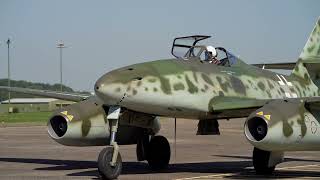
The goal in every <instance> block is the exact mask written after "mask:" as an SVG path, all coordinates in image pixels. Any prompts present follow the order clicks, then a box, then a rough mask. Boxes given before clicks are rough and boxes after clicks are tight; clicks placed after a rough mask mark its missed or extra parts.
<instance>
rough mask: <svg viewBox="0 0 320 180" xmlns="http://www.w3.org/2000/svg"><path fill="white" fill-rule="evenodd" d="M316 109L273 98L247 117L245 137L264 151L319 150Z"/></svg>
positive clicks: (318, 127)
mask: <svg viewBox="0 0 320 180" xmlns="http://www.w3.org/2000/svg"><path fill="white" fill-rule="evenodd" d="M318 112H319V109H317V108H316V107H312V106H308V108H306V105H305V103H304V102H303V101H300V100H274V101H271V102H269V103H268V104H266V105H264V106H263V107H262V108H260V109H258V110H256V111H255V112H253V113H252V114H251V115H250V116H249V117H248V118H247V120H246V122H245V125H244V131H245V136H246V138H247V139H248V141H249V142H250V143H251V144H252V145H253V146H255V147H257V148H259V149H262V150H265V151H299V150H320V124H319V120H320V117H319V115H320V114H319V113H318Z"/></svg>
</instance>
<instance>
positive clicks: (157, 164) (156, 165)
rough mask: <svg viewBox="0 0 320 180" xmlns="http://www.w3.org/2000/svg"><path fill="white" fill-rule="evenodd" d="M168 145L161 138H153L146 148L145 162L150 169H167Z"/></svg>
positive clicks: (164, 139)
mask: <svg viewBox="0 0 320 180" xmlns="http://www.w3.org/2000/svg"><path fill="white" fill-rule="evenodd" d="M170 155H171V151H170V144H169V142H168V140H167V138H165V137H163V136H154V137H153V138H152V139H151V141H150V143H149V147H148V152H147V161H148V164H149V166H150V168H151V169H153V170H161V169H166V168H167V167H168V164H169V161H170Z"/></svg>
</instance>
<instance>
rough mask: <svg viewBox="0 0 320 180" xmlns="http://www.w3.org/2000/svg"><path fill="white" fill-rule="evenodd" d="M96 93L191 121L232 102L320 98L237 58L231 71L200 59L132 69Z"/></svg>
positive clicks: (300, 81) (291, 79) (304, 85)
mask: <svg viewBox="0 0 320 180" xmlns="http://www.w3.org/2000/svg"><path fill="white" fill-rule="evenodd" d="M95 89H96V93H97V95H98V96H99V97H100V98H102V99H103V100H104V101H105V102H106V103H107V104H109V105H116V104H117V105H120V106H122V107H125V108H128V109H131V110H134V111H138V112H144V113H149V114H155V115H162V116H172V117H183V118H194V119H210V118H216V117H217V115H216V113H215V109H228V107H223V108H222V107H217V106H228V105H229V104H230V100H231V101H234V102H231V104H232V103H235V104H236V103H237V102H236V101H237V100H239V99H241V100H242V101H241V102H244V101H243V100H245V99H248V100H249V99H250V100H256V99H264V100H266V99H282V98H292V97H308V96H318V95H319V89H318V87H317V86H315V85H314V84H313V82H312V81H310V80H308V79H307V80H306V79H304V78H300V77H298V76H285V75H281V74H276V73H274V72H271V71H267V70H263V69H259V68H256V67H254V66H251V65H247V64H245V63H244V62H242V61H241V60H240V59H238V60H237V63H236V64H234V65H233V66H231V67H224V66H218V65H215V64H210V63H208V62H205V61H200V60H198V59H189V60H181V59H169V60H158V61H152V62H146V63H141V64H135V65H131V66H127V67H124V68H120V69H117V70H114V71H111V72H109V73H107V74H105V75H104V76H103V77H101V78H100V79H99V80H98V81H97V83H96V86H95ZM216 100H217V101H219V103H216ZM223 102H228V104H224V103H223ZM246 106H247V104H245V103H244V104H243V107H244V108H245V107H246ZM230 108H231V109H232V107H230ZM239 117H241V115H239Z"/></svg>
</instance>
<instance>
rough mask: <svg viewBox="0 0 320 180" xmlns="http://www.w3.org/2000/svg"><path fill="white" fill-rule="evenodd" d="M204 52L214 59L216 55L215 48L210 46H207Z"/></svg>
mask: <svg viewBox="0 0 320 180" xmlns="http://www.w3.org/2000/svg"><path fill="white" fill-rule="evenodd" d="M206 50H207V52H208V53H211V55H212V57H216V56H217V55H218V53H217V51H216V48H214V47H212V46H207V47H206Z"/></svg>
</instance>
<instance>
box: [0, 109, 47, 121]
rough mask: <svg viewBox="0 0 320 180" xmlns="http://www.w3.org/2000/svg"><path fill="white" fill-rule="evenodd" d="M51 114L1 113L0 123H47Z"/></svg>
mask: <svg viewBox="0 0 320 180" xmlns="http://www.w3.org/2000/svg"><path fill="white" fill-rule="evenodd" d="M51 115H52V112H28V113H11V114H8V113H1V114H0V123H2V122H4V123H29V122H30V123H44V124H45V123H47V121H48V119H49V117H50V116H51Z"/></svg>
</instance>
